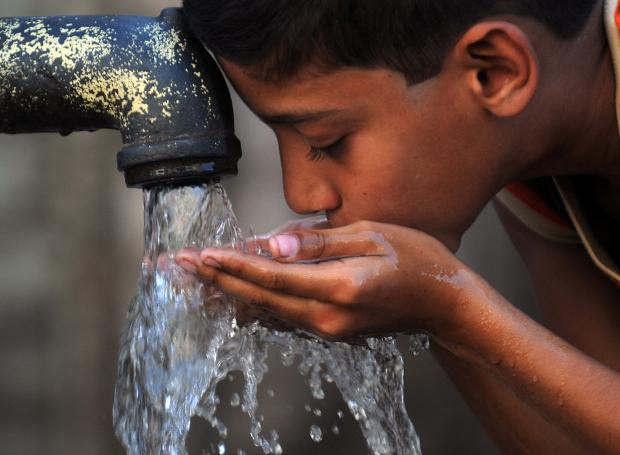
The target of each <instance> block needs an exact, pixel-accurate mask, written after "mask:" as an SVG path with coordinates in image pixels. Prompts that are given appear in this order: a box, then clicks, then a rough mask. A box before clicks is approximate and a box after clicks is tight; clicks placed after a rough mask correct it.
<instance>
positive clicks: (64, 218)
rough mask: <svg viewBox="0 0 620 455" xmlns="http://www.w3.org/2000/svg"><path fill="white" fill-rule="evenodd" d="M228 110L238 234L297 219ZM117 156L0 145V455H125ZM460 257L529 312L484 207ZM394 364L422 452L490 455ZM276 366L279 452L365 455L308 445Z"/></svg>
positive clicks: (137, 210)
mask: <svg viewBox="0 0 620 455" xmlns="http://www.w3.org/2000/svg"><path fill="white" fill-rule="evenodd" d="M166 6H171V4H170V2H167V1H163V0H124V1H120V0H45V1H41V0H0V16H17V15H60V14H99V13H123V14H148V15H156V14H158V13H159V11H160V10H161V9H162V8H164V7H166ZM172 6H174V5H172ZM234 103H235V108H236V121H237V127H238V135H239V137H240V138H241V140H242V142H243V145H244V153H245V157H244V158H243V160H242V161H241V164H240V166H241V171H240V174H239V176H238V177H237V178H234V179H230V180H228V181H227V182H226V183H225V184H226V186H227V188H228V189H229V191H230V194H231V197H232V199H233V203H234V206H235V208H236V211H237V214H238V216H239V219H240V222H241V225H242V227H244V228H248V227H249V226H250V225H254V226H255V228H256V231H257V232H261V231H265V230H268V229H269V228H271V227H273V226H276V225H278V224H279V223H280V222H282V221H284V220H287V219H289V218H291V217H293V216H294V215H293V214H292V213H291V212H289V210H288V209H287V208H286V205H285V203H284V199H283V195H282V190H281V180H280V173H279V172H280V170H279V161H278V156H277V148H276V145H275V140H274V138H273V135H272V134H271V133H270V131H269V130H268V129H267V128H266V127H265V126H263V125H261V124H260V122H258V121H257V120H256V119H255V118H254V117H253V116H252V114H250V112H249V111H248V110H247V108H245V107H244V106H243V104H242V103H241V102H240V101H239V99H238V98H236V97H235V98H234ZM120 147H121V143H120V138H119V137H118V134H117V133H115V132H99V133H95V134H75V135H72V136H70V137H68V138H61V137H59V136H56V135H30V136H15V137H10V136H0V149H1V152H0V220H1V223H0V251H1V252H2V253H1V255H0V453H6V454H11V455H22V454H24V455H26V454H28V455H30V454H51V455H53V454H58V455H61V454H62V455H73V454H81V455H86V454H101V455H103V454H105V455H111V454H116V453H118V454H120V453H122V449H121V448H120V446H119V445H118V443H117V442H116V440H115V438H114V435H113V430H112V422H111V409H112V398H113V383H114V380H115V375H116V365H115V362H116V353H117V349H118V337H119V331H120V328H121V325H122V322H123V319H124V316H125V311H126V308H127V304H128V302H129V300H130V298H131V296H132V295H133V293H134V290H135V283H136V279H137V271H138V265H139V261H140V258H141V250H142V207H141V194H140V192H139V191H137V190H128V189H126V188H125V186H124V183H123V179H122V176H121V175H120V174H119V173H118V172H117V171H116V163H115V153H116V152H117V151H118V150H119V149H120ZM460 255H461V256H462V257H463V258H464V259H465V261H466V262H468V263H469V264H471V265H472V266H473V267H474V268H475V269H477V270H478V271H479V272H480V273H481V274H482V275H483V276H484V277H486V278H487V279H488V280H489V281H490V282H491V283H492V284H494V285H495V286H496V287H497V288H498V289H499V290H500V291H501V292H502V293H503V294H504V295H505V296H506V297H508V298H509V299H510V300H511V301H512V302H514V303H516V304H517V305H519V306H522V307H526V308H529V307H530V303H531V300H532V297H531V294H530V291H529V287H528V283H527V277H526V273H525V270H524V268H523V266H522V264H521V262H520V260H519V259H518V257H517V256H516V254H515V252H514V250H513V248H512V246H511V245H510V243H509V241H508V240H507V238H506V236H505V234H504V233H503V231H502V229H501V227H500V225H499V222H498V220H497V218H496V216H495V214H494V212H493V211H492V209H487V210H485V212H484V213H483V215H482V216H481V218H480V220H479V221H478V222H477V223H476V225H475V226H474V227H473V228H472V230H471V231H470V232H469V233H468V235H467V237H466V239H465V242H464V244H463V247H462V249H461V252H460ZM403 346H405V345H404V344H403ZM404 355H405V358H406V365H407V369H406V383H407V384H406V401H407V407H408V409H409V411H410V414H411V416H412V418H413V420H414V423H415V425H416V427H417V428H418V430H419V433H420V437H421V439H422V445H423V448H424V451H425V453H427V454H431V455H439V454H487V453H494V449H493V448H492V446H491V444H490V443H489V441H488V438H487V437H486V436H485V435H484V433H483V431H482V429H481V428H480V426H479V425H478V423H477V422H476V421H475V420H474V418H473V417H472V415H471V414H470V412H469V411H468V409H467V408H466V406H465V405H464V404H463V402H462V401H461V400H460V398H459V397H458V395H457V394H456V392H455V391H454V389H453V388H452V386H451V385H450V383H449V381H448V380H447V379H446V377H445V376H444V374H443V373H442V371H441V370H440V369H439V368H438V367H437V365H436V364H435V363H434V361H433V359H432V357H431V356H430V355H429V354H424V355H422V356H420V357H418V358H416V359H413V358H412V357H411V356H409V355H408V354H407V353H406V350H405V352H404ZM273 368H274V372H272V373H271V379H269V380H270V381H272V384H275V385H272V386H271V387H272V388H274V389H275V390H276V391H277V395H276V397H275V398H274V399H272V400H271V403H268V406H267V409H266V410H265V414H266V415H267V417H268V418H270V416H272V419H273V422H274V424H276V427H277V428H278V429H279V430H280V434H281V435H283V439H285V441H286V442H287V443H288V445H287V446H285V449H286V451H285V453H292V454H300V455H303V454H309V453H313V452H315V451H316V450H319V449H320V450H321V452H322V453H347V454H349V453H351V454H353V453H364V451H363V447H364V446H363V445H362V444H361V442H360V440H359V431H358V430H356V428H355V426H354V424H353V423H352V422H351V421H349V420H350V419H349V420H347V419H345V420H347V422H348V423H345V424H343V425H344V426H347V425H348V429H347V428H345V429H343V430H342V435H341V436H340V437H339V438H336V437H326V441H325V444H323V446H317V445H315V444H314V443H312V442H311V441H310V439H309V437H308V431H307V430H308V427H309V425H310V424H311V423H312V419H311V417H310V414H309V413H308V412H306V411H305V410H304V404H305V403H306V402H307V400H308V398H307V395H308V393H307V387H305V386H304V385H303V383H302V381H301V380H298V381H297V382H298V384H297V383H295V381H293V382H290V381H288V380H286V381H284V380H283V379H282V378H284V377H286V375H287V374H289V375H290V373H286V372H284V371H283V369H282V367H279V366H278V365H277V362H276V364H274V367H273ZM294 376H295V375H294ZM235 381H236V380H235ZM233 384H236V383H233ZM229 388H230V387H229ZM222 393H228V392H227V391H223V392H222ZM331 397H332V395H330V398H329V399H328V400H327V401H328V402H327V403H324V404H322V406H324V409H325V411H324V412H327V411H329V412H330V413H331V414H329V415H332V416H333V414H334V412H335V409H336V408H338V407H341V406H342V404H338V403H337V402H336V401H337V399H338V398H337V397H336V396H335V395H333V398H331ZM330 400H334V401H333V402H331V401H330ZM264 401H267V400H264ZM313 406H314V405H313ZM232 418H233V419H238V420H239V422H241V420H242V417H239V416H237V417H234V416H233V417H232ZM241 423H242V422H241ZM325 425H327V427H326V428H329V426H328V425H329V422H328V421H326V423H325ZM341 428H343V426H342V425H341ZM284 435H289V436H287V437H284ZM239 437H240V438H241V437H242V436H239ZM231 438H233V436H231V437H230V438H229V440H230V439H231ZM211 440H212V434H211V433H210V430H209V429H207V428H206V427H205V426H204V425H203V424H201V423H200V422H197V423H196V425H195V428H194V429H193V430H192V433H191V437H190V445H191V450H192V453H195V454H201V453H202V450H201V448H204V449H205V450H206V451H207V452H205V453H209V450H210V449H209V441H211ZM233 442H234V439H233ZM231 445H234V444H231ZM248 453H257V452H256V451H255V450H249V451H248Z"/></svg>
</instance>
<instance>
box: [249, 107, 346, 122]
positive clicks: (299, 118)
mask: <svg viewBox="0 0 620 455" xmlns="http://www.w3.org/2000/svg"><path fill="white" fill-rule="evenodd" d="M341 112H342V111H339V110H329V111H306V112H303V111H300V112H286V113H282V114H258V116H259V117H260V118H261V119H262V120H263V121H265V122H266V123H273V124H292V123H304V122H311V121H317V120H322V119H324V118H327V117H333V116H335V115H337V114H339V113H341Z"/></svg>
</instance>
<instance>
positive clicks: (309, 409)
mask: <svg viewBox="0 0 620 455" xmlns="http://www.w3.org/2000/svg"><path fill="white" fill-rule="evenodd" d="M304 409H305V410H306V412H310V411H312V408H311V407H310V405H309V404H308V403H306V404H304Z"/></svg>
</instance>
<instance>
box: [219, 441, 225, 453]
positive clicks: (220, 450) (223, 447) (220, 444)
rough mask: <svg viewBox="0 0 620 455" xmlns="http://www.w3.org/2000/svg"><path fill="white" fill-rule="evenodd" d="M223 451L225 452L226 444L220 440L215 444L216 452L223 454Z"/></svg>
mask: <svg viewBox="0 0 620 455" xmlns="http://www.w3.org/2000/svg"><path fill="white" fill-rule="evenodd" d="M225 453H226V444H224V443H223V442H220V443H219V444H218V445H217V454H218V455H224V454H225Z"/></svg>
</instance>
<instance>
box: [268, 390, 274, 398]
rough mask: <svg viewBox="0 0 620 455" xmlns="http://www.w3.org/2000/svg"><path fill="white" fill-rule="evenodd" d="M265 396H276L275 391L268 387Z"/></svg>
mask: <svg viewBox="0 0 620 455" xmlns="http://www.w3.org/2000/svg"><path fill="white" fill-rule="evenodd" d="M267 396H268V397H269V398H273V397H275V396H276V393H275V392H274V391H273V389H268V390H267Z"/></svg>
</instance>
